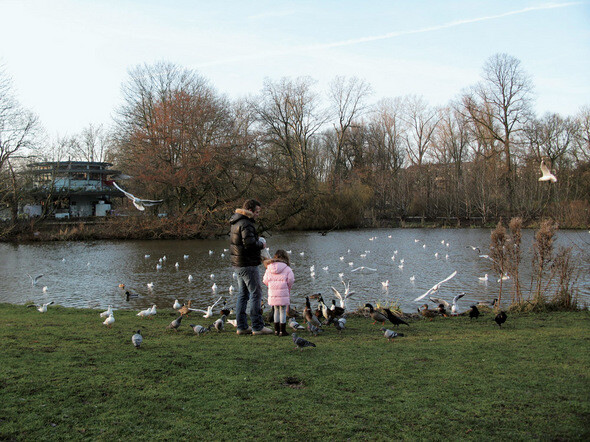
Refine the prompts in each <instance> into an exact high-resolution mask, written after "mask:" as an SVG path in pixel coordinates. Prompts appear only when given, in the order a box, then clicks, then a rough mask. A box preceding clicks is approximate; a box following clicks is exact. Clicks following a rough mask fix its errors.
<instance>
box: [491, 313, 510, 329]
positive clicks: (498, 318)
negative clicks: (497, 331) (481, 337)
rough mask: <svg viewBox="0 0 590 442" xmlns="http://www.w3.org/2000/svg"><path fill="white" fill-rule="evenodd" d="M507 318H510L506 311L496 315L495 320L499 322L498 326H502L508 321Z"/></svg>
mask: <svg viewBox="0 0 590 442" xmlns="http://www.w3.org/2000/svg"><path fill="white" fill-rule="evenodd" d="M507 318H508V316H506V312H500V313H498V314H497V315H496V317H495V318H494V321H496V324H498V326H499V327H500V328H502V324H504V323H505V322H506V319H507Z"/></svg>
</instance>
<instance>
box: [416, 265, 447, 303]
mask: <svg viewBox="0 0 590 442" xmlns="http://www.w3.org/2000/svg"><path fill="white" fill-rule="evenodd" d="M456 274H457V271H456V270H455V271H454V272H453V273H451V275H450V276H447V277H446V278H445V279H443V280H442V281H440V282H437V283H436V284H434V285H433V286H432V287H431V288H430V289H428V291H427V292H426V293H424V294H423V295H420V296H418V297H417V298H416V299H414V302H416V301H420V300H421V299H423V298H425V297H426V296H428V295H429V294H431V293H434V292H436V291H437V290H438V289H439V288H440V286H441V284H443V283H445V282H447V281H448V280H449V279H452V278H454V277H455V275H456Z"/></svg>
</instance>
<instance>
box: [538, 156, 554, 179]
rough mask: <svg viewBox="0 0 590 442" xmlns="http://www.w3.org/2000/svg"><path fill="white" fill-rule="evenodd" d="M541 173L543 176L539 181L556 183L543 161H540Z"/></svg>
mask: <svg viewBox="0 0 590 442" xmlns="http://www.w3.org/2000/svg"><path fill="white" fill-rule="evenodd" d="M541 172H543V176H542V177H541V178H539V181H551V182H552V183H556V182H557V178H555V175H553V174H552V173H551V171H550V170H549V168H548V167H547V165H546V164H545V160H541Z"/></svg>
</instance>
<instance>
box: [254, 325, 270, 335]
mask: <svg viewBox="0 0 590 442" xmlns="http://www.w3.org/2000/svg"><path fill="white" fill-rule="evenodd" d="M273 333H274V332H273V331H272V330H271V329H270V328H268V327H262V328H261V329H260V330H254V331H253V332H252V334H253V335H272V334H273Z"/></svg>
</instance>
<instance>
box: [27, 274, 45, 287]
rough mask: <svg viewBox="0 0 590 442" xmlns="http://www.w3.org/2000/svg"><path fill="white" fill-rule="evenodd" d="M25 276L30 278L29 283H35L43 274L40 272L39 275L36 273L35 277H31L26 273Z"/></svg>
mask: <svg viewBox="0 0 590 442" xmlns="http://www.w3.org/2000/svg"><path fill="white" fill-rule="evenodd" d="M27 276H28V277H29V278H31V285H37V281H39V278H41V277H42V276H43V274H41V275H37V276H35V277H34V278H33V277H32V276H31V275H29V274H28V273H27Z"/></svg>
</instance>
